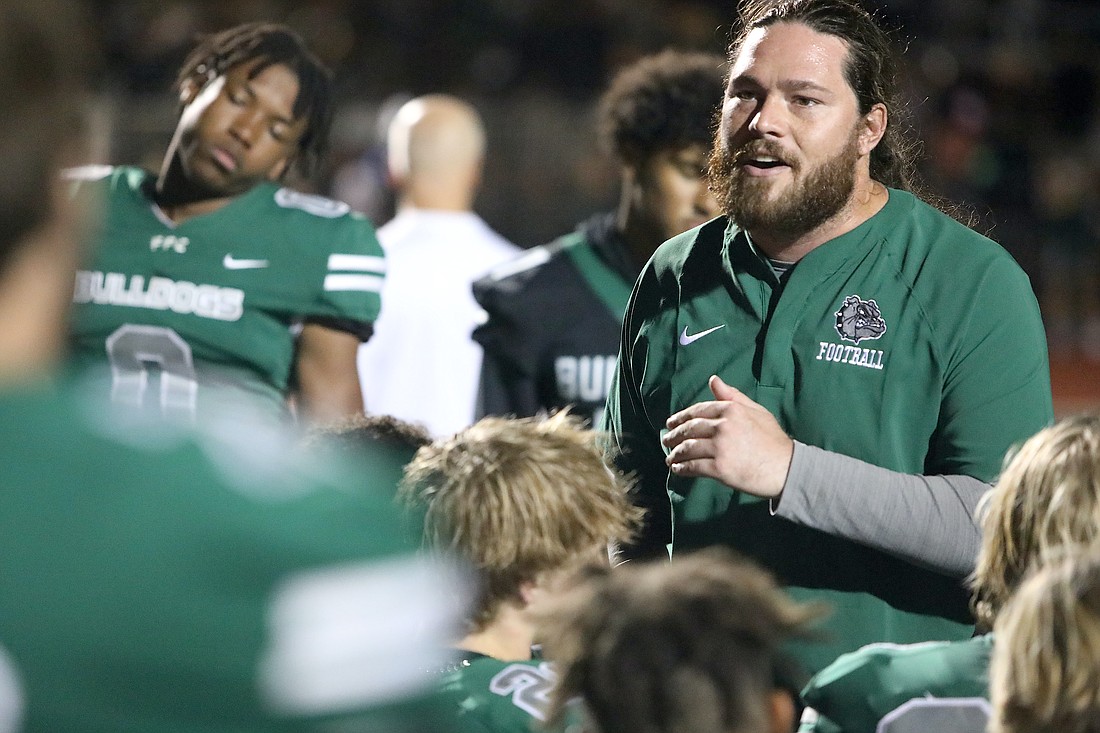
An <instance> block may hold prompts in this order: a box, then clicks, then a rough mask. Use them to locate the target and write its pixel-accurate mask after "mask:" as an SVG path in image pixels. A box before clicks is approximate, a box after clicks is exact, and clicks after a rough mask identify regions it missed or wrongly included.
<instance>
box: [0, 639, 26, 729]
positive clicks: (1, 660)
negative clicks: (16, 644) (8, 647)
mask: <svg viewBox="0 0 1100 733" xmlns="http://www.w3.org/2000/svg"><path fill="white" fill-rule="evenodd" d="M25 707H26V703H25V702H24V700H23V689H22V685H20V683H19V675H17V674H16V672H15V664H14V663H13V662H12V660H11V657H9V656H8V654H7V652H5V651H4V648H3V647H0V733H15V732H16V731H18V730H20V726H21V723H22V721H23V710H24V708H25Z"/></svg>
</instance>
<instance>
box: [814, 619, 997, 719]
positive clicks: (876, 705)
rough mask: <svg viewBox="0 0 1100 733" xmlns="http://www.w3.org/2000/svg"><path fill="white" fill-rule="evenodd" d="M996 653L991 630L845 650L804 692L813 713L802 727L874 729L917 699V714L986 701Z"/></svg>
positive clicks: (911, 711) (913, 711)
mask: <svg viewBox="0 0 1100 733" xmlns="http://www.w3.org/2000/svg"><path fill="white" fill-rule="evenodd" d="M992 652H993V635H992V634H986V635H985V636H978V637H975V638H973V639H967V640H966V641H955V642H926V643H923V644H908V645H898V644H871V645H869V646H866V647H863V648H862V649H859V650H858V651H855V652H852V653H850V654H844V655H842V656H841V657H840V658H839V659H837V660H836V661H835V662H833V663H832V664H830V665H829V666H828V667H826V668H825V669H823V670H821V671H820V672H818V673H817V674H816V675H815V676H814V678H813V679H811V680H810V682H809V684H807V685H806V688H805V689H804V690H803V691H802V698H803V700H804V701H805V702H806V705H807V706H808V707H809V708H810V709H811V711H810V712H809V713H808V714H806V715H805V716H804V717H803V721H804V722H803V724H802V726H801V728H800V729H799V730H800V731H801V733H875V732H876V730H878V726H879V724H880V723H882V721H883V720H889V719H890V718H896V717H899V716H900V715H902V714H904V713H906V712H907V708H906V707H905V706H906V705H909V704H910V703H911V702H912V701H914V700H918V701H921V704H920V705H919V707H916V708H915V709H914V707H913V706H912V705H910V707H909V709H908V714H909V715H912V716H917V715H920V714H925V715H932V714H935V713H934V712H933V711H936V710H937V709H940V710H942V709H944V708H950V707H955V706H958V704H959V702H960V701H972V700H976V699H980V700H986V699H988V697H989V657H990V655H991V654H992ZM934 701H938V702H934ZM937 706H938V707H937ZM983 707H987V706H984V705H982V704H978V705H972V706H971V708H972V709H973V710H981V709H982V708H983ZM926 730H934V728H933V727H926ZM979 730H980V729H979Z"/></svg>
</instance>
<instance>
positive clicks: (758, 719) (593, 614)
mask: <svg viewBox="0 0 1100 733" xmlns="http://www.w3.org/2000/svg"><path fill="white" fill-rule="evenodd" d="M822 613H823V608H822V607H821V606H819V605H801V604H798V603H796V602H794V601H793V600H792V599H790V598H789V597H788V596H787V595H786V594H785V593H783V591H781V590H780V589H779V587H778V586H777V585H776V583H775V581H774V580H773V579H772V577H771V576H770V575H768V574H767V573H766V572H765V571H764V570H762V569H761V568H759V567H757V566H756V565H754V564H753V563H751V562H749V561H748V560H744V559H741V558H739V557H737V556H736V555H735V554H734V553H733V552H732V551H731V550H729V549H728V548H724V547H711V548H707V549H705V550H700V551H698V552H695V553H692V554H689V555H687V556H686V557H684V558H682V559H680V558H678V559H677V560H676V561H675V562H672V563H668V562H664V561H658V562H650V563H637V564H634V563H627V564H625V565H621V566H619V567H617V568H615V569H614V570H610V571H608V572H605V573H603V574H602V575H595V574H593V575H590V577H588V578H587V579H585V580H584V581H581V582H580V583H578V584H577V585H576V586H575V587H574V588H572V589H570V590H569V591H568V592H566V593H564V594H562V595H561V596H559V597H558V598H556V599H555V601H554V602H553V603H552V604H548V606H546V607H543V608H542V609H540V615H541V616H542V618H540V619H539V621H540V628H541V629H542V630H543V648H544V650H545V653H546V655H547V658H549V659H550V660H551V661H553V662H554V663H555V664H556V665H557V671H558V685H557V687H556V689H555V691H554V698H553V702H552V707H551V722H553V721H557V720H560V719H561V718H562V715H563V713H564V708H565V706H566V704H567V703H568V702H569V701H571V700H573V699H576V698H578V697H580V698H581V699H583V701H584V705H585V708H586V709H587V711H588V713H589V714H590V715H591V717H592V718H593V720H594V722H595V724H596V727H597V729H598V730H600V731H601V733H674V732H678V731H681V732H682V731H692V732H693V733H747V732H749V731H759V730H767V729H768V726H767V720H768V705H767V701H768V696H769V693H771V692H772V691H774V690H775V689H777V688H780V689H788V687H790V688H793V689H790V690H789V692H790V695H791V697H792V699H793V698H794V697H795V696H796V695H797V690H798V686H797V684H796V683H794V681H793V680H789V679H788V680H785V679H784V678H785V677H786V676H788V675H789V669H788V668H787V664H788V663H789V660H786V658H785V657H784V655H783V653H782V652H781V647H782V646H783V645H784V644H785V643H786V642H787V641H789V640H791V639H793V638H799V637H810V636H811V632H810V622H811V621H812V620H814V619H816V618H818V617H819V616H821V615H822ZM784 683H785V684H784Z"/></svg>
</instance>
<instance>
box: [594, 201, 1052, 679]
mask: <svg viewBox="0 0 1100 733" xmlns="http://www.w3.org/2000/svg"><path fill="white" fill-rule="evenodd" d="M712 374H717V375H718V376H720V377H721V378H722V379H723V380H725V382H727V383H728V384H730V385H732V386H734V387H736V388H737V389H739V390H740V391H742V392H743V393H744V394H746V395H747V396H748V397H749V398H750V399H752V400H755V401H756V402H757V403H759V404H761V405H762V406H764V407H765V408H766V409H768V410H769V411H770V412H771V413H772V414H773V415H774V416H775V418H776V419H777V420H778V422H779V424H780V425H781V426H782V427H783V429H784V430H786V431H787V433H788V435H790V436H791V437H792V438H793V439H795V440H796V441H799V442H801V443H804V444H808V445H810V446H816V448H818V449H824V450H825V451H829V452H832V454H834V455H835V454H840V455H842V456H850V457H852V458H855V459H859V460H860V461H863V462H865V463H867V464H873V465H874V466H877V467H881V468H883V469H888V470H889V471H893V472H898V473H899V474H904V475H913V476H920V475H925V476H929V475H932V476H934V475H963V476H967V477H973V478H974V479H978V480H979V481H978V482H975V483H979V485H980V482H981V481H985V482H988V481H990V480H991V479H993V477H995V476H996V475H997V473H998V471H999V468H1000V466H1001V462H1002V460H1003V459H1004V455H1005V453H1006V451H1007V450H1008V449H1009V448H1010V447H1011V446H1012V445H1013V444H1015V443H1017V442H1020V441H1022V440H1024V439H1025V438H1027V437H1029V436H1030V435H1032V434H1033V433H1035V432H1036V431H1038V430H1039V429H1041V428H1043V427H1044V426H1046V425H1047V424H1049V423H1050V421H1051V420H1052V418H1053V408H1052V404H1051V394H1050V376H1049V369H1048V365H1047V353H1046V342H1045V335H1044V332H1043V325H1042V321H1041V319H1040V317H1039V310H1038V305H1037V303H1036V301H1035V297H1034V294H1033V293H1032V291H1031V288H1030V285H1029V283H1028V281H1027V277H1026V276H1025V275H1024V273H1023V271H1022V270H1020V268H1019V267H1018V266H1017V265H1016V263H1015V262H1014V261H1013V260H1012V258H1011V256H1010V255H1008V254H1007V253H1006V252H1005V251H1004V250H1003V249H1002V248H1001V247H1000V246H999V245H997V244H996V243H994V242H991V241H990V240H988V239H986V238H985V237H982V236H981V235H979V234H977V233H975V232H973V231H972V230H970V229H968V228H966V227H964V226H962V225H960V224H959V223H957V222H955V221H954V220H952V219H950V218H949V217H947V216H945V215H943V214H942V213H940V212H938V211H936V210H934V209H932V208H931V207H929V206H927V205H926V204H924V203H923V202H921V201H920V200H918V199H917V198H915V197H914V196H912V195H911V194H909V193H906V192H902V191H897V190H891V191H890V196H889V201H888V202H887V204H886V205H885V207H884V208H883V209H882V210H881V211H880V212H878V213H877V214H876V215H875V216H873V217H872V218H871V219H869V220H868V221H866V222H864V223H863V224H861V225H860V226H858V227H856V228H855V229H854V230H852V231H851V232H848V233H846V234H844V235H842V236H840V237H837V238H836V239H834V240H831V241H829V242H826V243H824V244H822V245H821V246H819V247H817V248H816V249H814V250H813V251H811V252H810V253H809V254H807V255H806V256H805V257H803V258H802V259H801V260H800V261H799V262H798V264H797V265H796V266H795V267H794V268H792V269H791V270H790V271H789V272H788V273H787V275H786V276H785V277H784V278H783V279H782V280H780V279H779V278H777V277H776V275H775V273H774V272H773V270H772V268H771V266H770V264H769V263H768V261H767V260H766V259H765V258H763V257H761V256H759V255H758V254H757V252H756V251H755V249H754V248H753V246H752V244H751V243H750V241H749V240H748V237H747V236H746V235H745V233H744V232H742V231H740V230H739V229H738V228H737V227H736V226H734V225H733V224H732V223H728V222H727V221H726V220H725V219H723V218H720V219H716V220H713V221H711V222H709V223H707V224H705V225H703V226H702V227H700V228H698V229H695V230H693V231H690V232H687V233H685V234H683V235H680V236H678V237H676V238H674V239H672V240H670V241H669V242H666V243H665V244H664V245H662V246H661V248H660V249H658V251H657V252H656V254H655V255H654V256H653V258H652V259H651V261H650V263H649V264H648V265H647V267H646V269H645V271H644V272H643V273H642V276H641V277H640V279H639V281H638V283H637V284H636V286H635V289H634V293H633V295H632V296H631V303H630V306H629V308H628V312H627V317H626V321H625V325H624V329H623V343H622V349H621V353H620V362H619V370H618V372H617V374H616V381H615V384H614V385H613V388H612V391H611V394H610V396H609V399H608V410H607V416H608V420H607V429H608V430H609V432H610V434H611V437H612V438H613V440H614V442H615V443H616V444H617V445H616V446H615V447H616V448H617V449H618V451H617V452H618V454H619V457H618V458H617V461H618V464H619V467H620V468H622V469H623V470H625V471H627V472H630V473H633V474H635V475H636V476H637V477H638V484H637V490H636V492H635V496H636V497H637V501H638V502H639V503H640V504H642V505H643V506H645V507H646V508H647V509H649V517H650V518H649V520H648V522H647V526H646V528H645V530H644V532H643V534H642V536H641V540H640V542H639V544H638V545H637V546H636V547H635V548H634V550H633V552H634V553H635V555H641V554H650V555H656V554H660V553H663V552H665V551H666V550H665V548H666V545H668V544H670V543H673V544H674V547H673V551H674V552H680V551H682V550H686V549H691V548H695V547H700V546H705V545H708V544H713V543H726V544H729V545H732V546H733V547H734V548H736V549H737V550H739V551H740V552H742V553H743V554H745V555H747V556H749V557H751V558H753V559H755V560H756V561H758V562H760V563H761V564H762V565H764V566H765V567H767V568H768V569H770V570H771V571H772V572H773V573H774V574H775V575H776V576H777V577H778V578H779V580H780V581H781V582H782V583H783V584H784V585H786V586H787V587H788V588H789V589H790V590H791V592H792V595H794V596H796V597H797V598H800V599H812V600H823V601H826V602H828V603H829V604H830V605H831V606H832V607H833V609H834V613H833V615H832V616H831V619H830V620H829V621H828V622H827V623H826V627H825V629H824V631H825V637H824V638H825V640H826V643H822V644H817V645H813V647H812V648H811V647H806V648H805V649H803V650H801V651H800V655H799V656H800V657H801V659H802V660H803V662H804V663H805V665H806V667H807V671H809V672H811V673H812V672H814V671H816V670H818V669H820V668H822V667H823V666H825V664H828V663H829V662H831V661H833V660H834V659H835V658H836V657H837V656H838V655H839V654H841V653H844V652H848V651H853V650H855V649H857V648H859V647H861V646H863V645H865V644H868V643H871V642H875V641H892V642H897V643H911V642H917V641H926V640H930V639H937V640H940V639H947V640H949V639H961V638H966V637H968V636H970V634H971V633H972V627H971V626H970V625H969V624H968V622H969V620H970V619H969V614H968V612H967V593H966V590H965V588H964V587H963V584H962V581H961V578H960V577H948V575H945V574H943V573H939V572H933V571H932V570H928V569H925V568H923V567H918V566H917V565H914V564H912V563H909V562H905V561H903V560H901V559H899V558H897V557H896V556H894V555H893V554H891V553H888V552H885V551H881V550H878V549H873V548H871V547H869V546H868V545H866V544H860V543H857V542H854V541H852V540H851V539H848V538H845V537H841V536H839V535H831V534H826V533H824V532H822V531H819V530H817V529H815V528H812V527H809V526H805V525H804V524H800V523H795V522H793V521H789V520H787V519H783V518H781V517H778V516H773V514H772V512H771V511H770V507H769V504H768V502H765V501H759V500H757V499H755V498H753V497H750V496H748V495H745V494H741V493H739V492H735V491H731V490H730V489H729V488H727V487H725V486H723V485H721V484H720V483H718V482H716V481H712V480H709V479H691V478H687V477H678V476H675V475H670V473H669V471H668V468H667V467H666V465H665V455H666V454H665V451H664V449H663V447H662V445H661V443H660V438H661V435H662V433H663V432H664V430H665V420H666V419H667V418H668V417H669V416H670V415H672V414H673V413H675V412H677V411H679V410H682V409H684V408H686V407H688V406H690V405H692V404H695V403H698V402H703V401H709V400H713V399H714V397H713V395H712V394H711V392H710V390H709V389H708V387H707V380H708V378H709V376H710V375H712ZM811 483H812V479H811ZM825 488H826V487H824V486H822V490H824V489H825ZM874 488H875V487H868V488H866V489H864V490H863V491H861V494H860V495H861V497H862V498H863V499H864V500H865V501H866V503H867V504H871V503H877V504H879V505H882V504H883V503H889V502H890V501H891V500H892V499H891V497H890V496H883V495H882V492H881V491H879V492H877V493H876V492H875V490H874ZM829 489H830V491H832V492H834V493H842V492H850V491H854V490H855V488H854V487H852V488H849V487H844V486H839V487H829ZM807 491H808V492H809V495H810V496H811V500H810V503H811V505H812V503H813V502H812V496H813V487H812V485H811V487H810V488H809V489H807ZM952 501H953V500H952V498H951V497H946V498H945V499H944V501H943V503H944V504H945V505H946V506H947V507H948V509H951V508H952V507H956V508H957V507H958V506H960V505H961V504H960V502H958V501H955V502H954V504H952ZM891 508H895V507H891ZM827 509H828V507H827V506H823V505H821V504H820V503H819V506H818V511H825V510H827ZM957 510H958V509H957ZM958 511H964V512H965V511H967V510H966V509H965V508H963V509H961V510H958ZM895 513H896V514H900V515H903V516H905V515H906V512H904V511H897V512H895ZM905 521H906V523H907V527H906V528H903V529H911V530H912V531H919V532H921V533H923V535H922V536H932V535H934V533H935V531H936V528H937V527H939V526H940V524H941V523H940V522H939V521H938V520H937V518H936V517H935V516H906V519H905ZM969 521H970V520H969V516H968V517H967V522H969Z"/></svg>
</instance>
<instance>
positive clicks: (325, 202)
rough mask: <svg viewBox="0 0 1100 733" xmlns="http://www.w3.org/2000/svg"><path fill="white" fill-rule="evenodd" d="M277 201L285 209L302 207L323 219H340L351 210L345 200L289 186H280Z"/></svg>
mask: <svg viewBox="0 0 1100 733" xmlns="http://www.w3.org/2000/svg"><path fill="white" fill-rule="evenodd" d="M275 203H277V204H278V205H279V206H282V207H283V208H284V209H300V210H301V211H304V212H306V213H307V214H313V215H314V216H320V217H321V218H323V219H338V218H339V217H341V216H343V215H344V214H346V213H348V212H349V211H351V207H350V206H348V205H347V204H345V203H344V202H343V201H335V200H333V199H329V198H325V197H324V196H315V195H313V194H309V193H302V192H301V191H294V190H292V189H289V188H280V189H279V190H278V191H276V192H275Z"/></svg>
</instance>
